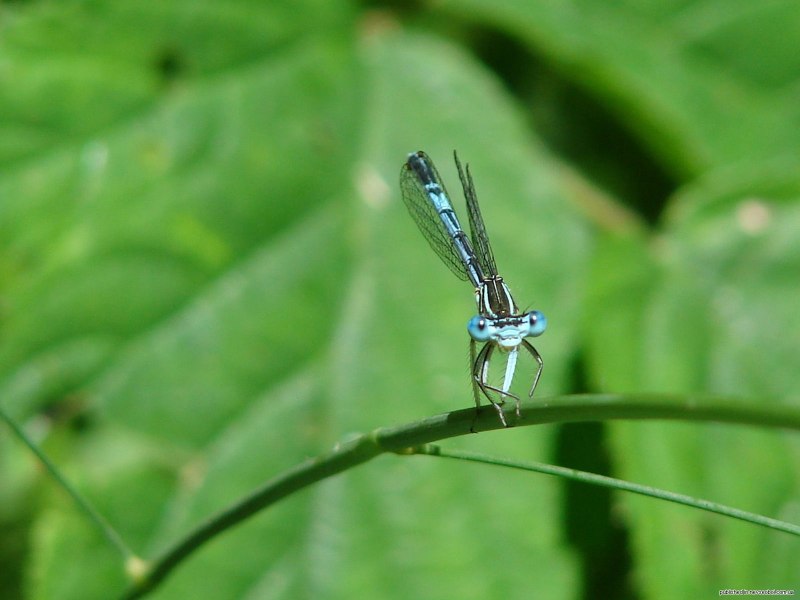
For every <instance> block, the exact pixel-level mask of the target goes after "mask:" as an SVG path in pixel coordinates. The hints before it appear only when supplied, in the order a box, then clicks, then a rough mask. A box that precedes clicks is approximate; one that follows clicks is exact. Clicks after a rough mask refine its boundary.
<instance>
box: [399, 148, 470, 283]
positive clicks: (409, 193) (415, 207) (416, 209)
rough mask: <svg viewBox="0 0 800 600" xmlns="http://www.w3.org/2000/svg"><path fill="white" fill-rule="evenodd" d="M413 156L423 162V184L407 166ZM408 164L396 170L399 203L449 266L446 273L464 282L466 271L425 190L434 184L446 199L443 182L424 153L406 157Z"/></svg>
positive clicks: (466, 275) (467, 277)
mask: <svg viewBox="0 0 800 600" xmlns="http://www.w3.org/2000/svg"><path fill="white" fill-rule="evenodd" d="M414 157H416V159H418V160H421V161H422V162H423V163H424V165H423V166H424V167H425V171H424V173H422V176H423V177H424V178H425V179H427V181H423V179H421V178H420V174H419V173H418V172H417V171H415V170H414V169H412V168H411V166H410V165H409V161H411V160H412V159H414ZM409 161H407V162H406V163H405V164H404V165H403V168H402V170H401V171H400V191H401V193H402V196H403V202H405V205H406V208H408V212H409V213H410V214H411V217H412V218H413V219H414V221H415V222H416V224H417V226H418V227H419V230H420V231H421V232H422V235H423V236H424V237H425V239H426V240H428V243H429V244H430V245H431V248H433V250H434V252H436V254H438V255H439V258H441V259H442V261H443V262H444V264H446V265H447V266H448V267H450V270H451V271H452V272H453V273H455V274H456V276H457V277H458V278H460V279H464V280H467V279H469V275H468V274H467V268H466V266H465V265H464V263H463V262H462V260H461V258H460V256H459V254H458V250H457V248H456V245H455V242H454V240H453V238H452V237H451V236H450V234H449V233H448V231H447V229H446V228H445V226H444V223H443V222H442V220H441V218H440V217H439V214H438V213H437V211H436V207H435V205H434V204H433V202H432V200H431V199H430V196H429V194H428V191H427V190H426V189H425V185H426V184H428V183H436V184H438V185H439V187H440V188H441V190H442V192H443V193H444V195H445V196H447V197H448V198H449V196H448V195H447V190H446V189H445V187H444V183H442V180H441V178H440V177H439V173H438V171H437V170H436V167H434V166H433V162H431V160H430V158H428V155H427V154H425V153H424V152H417V153H415V154H412V155H411V157H409Z"/></svg>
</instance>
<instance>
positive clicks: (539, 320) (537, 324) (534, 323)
mask: <svg viewBox="0 0 800 600" xmlns="http://www.w3.org/2000/svg"><path fill="white" fill-rule="evenodd" d="M528 327H529V331H528V336H527V337H536V336H539V335H542V334H543V333H544V330H545V329H546V328H547V319H546V318H545V316H544V315H543V314H542V313H540V312H539V311H538V310H532V311H531V312H529V313H528Z"/></svg>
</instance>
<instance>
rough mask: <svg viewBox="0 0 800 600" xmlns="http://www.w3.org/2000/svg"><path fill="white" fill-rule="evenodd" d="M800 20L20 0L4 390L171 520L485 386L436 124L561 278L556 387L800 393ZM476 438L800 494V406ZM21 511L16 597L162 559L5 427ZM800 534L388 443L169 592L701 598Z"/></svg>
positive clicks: (186, 574) (633, 472)
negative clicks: (401, 186) (730, 416)
mask: <svg viewBox="0 0 800 600" xmlns="http://www.w3.org/2000/svg"><path fill="white" fill-rule="evenodd" d="M798 31H800V6H798V5H797V3H796V2H793V1H792V0H772V1H769V2H759V3H754V2H751V1H749V0H704V1H701V0H672V1H666V2H648V1H647V0H626V1H625V2H617V3H608V2H601V1H599V0H576V1H572V2H567V1H561V0H559V1H534V2H530V1H520V0H516V1H515V0H500V1H497V0H495V1H491V2H490V1H488V0H467V1H462V2H455V1H449V0H443V1H441V2H436V3H430V4H427V3H419V4H415V5H404V4H398V5H396V6H388V5H371V6H369V7H365V6H360V5H356V4H350V3H345V2H326V1H324V0H318V1H315V0H301V1H299V2H278V1H272V2H256V1H250V0H233V1H230V2H225V3H219V2H204V1H200V2H197V1H186V0H166V1H163V2H141V1H138V0H137V1H132V0H114V1H110V0H92V1H88V0H87V1H78V0H72V1H67V2H49V1H44V0H41V1H37V0H32V1H29V2H13V3H7V4H4V5H2V6H0V402H2V403H3V406H4V407H5V408H6V409H7V410H8V411H10V412H11V413H12V414H13V415H14V416H15V417H16V418H17V419H19V420H20V421H21V422H23V423H25V424H26V426H27V427H28V429H29V430H30V431H31V432H32V435H34V436H35V438H36V439H37V440H38V441H39V442H40V443H42V444H43V446H44V448H45V450H46V451H47V452H48V453H50V454H51V455H52V456H53V458H54V460H55V461H56V462H57V463H59V464H60V465H62V466H63V468H64V469H65V470H66V471H67V473H68V474H69V475H70V476H71V477H72V478H73V479H74V480H75V481H76V483H77V485H78V487H80V488H81V489H82V490H83V491H84V493H85V494H86V495H87V496H88V497H89V498H90V499H92V500H93V501H94V502H96V503H97V505H98V507H99V508H100V509H101V511H102V512H103V513H104V514H105V515H107V517H108V519H109V520H110V521H111V522H112V523H113V524H115V526H117V527H118V528H119V530H120V531H121V533H122V534H123V536H124V537H125V538H126V540H128V541H129V543H130V544H131V545H132V546H133V548H134V549H135V550H136V551H137V552H139V553H141V554H142V555H143V556H146V557H149V556H153V555H154V554H155V553H157V552H158V551H159V550H160V549H162V548H164V547H165V546H166V545H167V544H169V542H171V541H172V540H174V539H176V537H177V536H179V535H181V534H182V533H184V532H185V531H187V530H188V529H190V528H191V527H192V526H193V525H194V524H196V523H198V522H199V521H200V520H202V519H203V518H204V517H207V516H208V515H209V514H211V513H212V512H214V511H216V510H217V509H219V508H221V507H222V506H224V505H226V504H227V503H229V502H231V501H232V500H234V499H235V498H237V497H239V496H240V495H241V494H243V493H245V492H246V491H248V490H250V489H252V488H253V487H254V486H255V485H257V484H258V483H259V482H261V481H262V480H264V479H266V478H267V477H269V476H271V475H273V474H275V473H277V472H279V471H281V470H282V469H285V468H287V467H289V466H291V465H293V464H295V463H296V462H298V461H299V460H301V459H302V458H305V457H307V456H310V455H314V454H316V453H318V452H320V451H321V450H323V449H326V448H328V447H329V446H330V445H331V444H332V443H333V442H334V441H335V440H337V439H341V438H342V437H344V436H345V435H346V434H347V433H348V432H352V431H359V430H367V429H370V428H372V427H376V426H379V425H386V424H392V423H399V422H403V421H409V420H412V419H414V418H417V417H420V416H423V415H427V414H431V413H434V412H442V411H446V410H451V409H454V408H460V407H464V406H468V405H469V404H470V403H471V402H472V400H471V396H470V390H469V383H468V377H467V354H466V344H467V335H466V331H465V324H466V321H467V320H468V319H469V317H470V316H471V315H472V313H473V311H474V306H473V304H472V299H471V297H470V296H471V293H470V290H468V289H466V286H465V285H464V284H462V283H461V282H459V281H457V280H456V279H455V278H453V277H452V276H451V275H449V274H448V273H447V270H446V269H445V268H444V267H443V266H442V265H441V264H438V260H437V259H436V257H435V256H434V255H433V254H432V253H431V252H430V250H429V248H428V247H427V244H425V242H424V241H423V240H422V238H421V237H420V236H419V233H418V232H417V231H416V228H415V226H414V224H413V222H412V221H411V219H410V218H409V217H408V215H407V214H405V209H404V207H403V206H402V203H401V202H400V198H399V195H398V191H399V190H398V185H397V174H398V172H399V169H400V166H401V164H402V162H403V160H404V158H405V155H406V153H408V152H410V151H413V150H418V149H424V150H425V151H426V152H428V153H429V154H430V155H431V156H432V157H433V158H434V159H435V160H436V161H437V164H438V165H439V169H440V171H441V172H442V174H443V176H444V177H445V180H446V181H449V182H450V190H451V192H455V191H456V182H457V180H456V179H455V175H454V170H453V169H452V168H451V167H450V165H449V164H448V163H449V161H450V158H449V157H450V154H451V152H452V150H453V149H454V148H457V149H458V150H459V153H460V155H461V157H462V159H463V160H468V161H469V162H470V164H471V168H472V173H473V176H474V178H475V182H476V186H477V190H478V194H479V196H480V197H481V199H482V205H483V210H484V217H485V218H486V221H487V226H488V229H489V232H490V234H491V236H492V239H493V243H494V246H495V247H494V250H495V254H496V257H497V260H498V264H499V267H500V270H501V273H502V274H503V275H504V276H505V278H506V279H507V280H508V281H509V282H510V284H511V286H512V289H513V291H514V292H515V295H516V298H517V300H518V302H520V304H521V305H523V306H528V303H530V304H529V305H530V306H531V307H536V308H539V309H540V310H542V311H543V312H545V314H547V316H548V319H549V323H550V329H549V331H548V332H547V333H546V335H545V336H543V337H542V338H541V342H540V343H537V347H538V348H539V350H540V352H541V354H542V355H543V357H544V360H545V371H544V376H543V379H542V383H541V385H540V388H539V391H538V392H537V394H538V395H540V397H544V396H547V395H548V394H554V393H560V392H566V391H574V390H578V391H634V392H635V391H644V390H647V391H673V392H688V391H692V392H701V391H713V392H720V393H727V394H732V395H736V396H741V397H743V398H748V399H749V400H748V401H755V402H797V401H798V395H797V392H796V389H797V388H798V383H800V368H798V366H799V365H798V351H800V311H798V291H800V236H798V235H797V232H798V231H800V202H799V200H800V174H799V171H798V165H800V160H798V156H799V155H800V135H798V132H799V131H800V54H799V53H798V52H797V49H796V45H797V44H796V39H797V32H798ZM526 368H529V369H532V366H531V365H525V364H523V365H522V368H521V370H522V371H523V372H524V371H525V369H526ZM519 379H520V380H524V379H525V377H524V376H521V377H519ZM522 385H525V382H523V383H522ZM453 443H454V444H460V445H466V446H469V447H470V448H475V447H476V446H477V447H478V448H477V449H481V450H484V451H490V452H492V453H495V454H497V453H502V454H507V455H510V456H516V457H519V458H530V459H533V460H554V459H558V458H561V459H564V460H566V461H567V462H569V463H570V464H571V465H574V466H580V465H581V464H591V465H592V466H593V467H594V468H597V469H604V470H607V471H608V472H611V473H613V474H615V475H617V476H621V477H624V478H628V479H631V480H635V481H638V482H642V483H647V484H651V485H656V486H659V487H662V488H668V489H671V490H674V491H676V492H682V493H688V494H695V495H698V496H702V497H706V498H709V499H712V500H716V501H719V502H723V503H726V504H730V505H734V506H737V507H740V508H743V509H746V510H751V511H757V512H762V513H764V514H767V515H770V516H775V517H779V518H783V519H786V520H790V521H793V522H798V521H800V475H798V474H799V473H800V469H798V465H800V445H799V444H798V440H797V439H796V438H795V439H792V438H790V437H788V436H785V435H783V434H778V433H774V432H759V431H752V430H745V429H744V428H739V427H728V426H725V427H724V426H707V427H698V426H696V425H691V426H689V425H678V424H660V423H646V424H645V423H614V424H610V425H607V426H605V427H600V426H597V427H594V426H589V427H588V428H586V427H582V426H569V427H564V428H563V429H559V428H553V427H542V428H528V427H524V428H518V429H515V430H508V431H503V432H499V433H494V434H483V435H480V436H472V437H470V439H467V440H458V441H456V442H453ZM379 465H380V466H379ZM584 494H585V495H584ZM576 523H579V524H580V526H576ZM0 525H1V526H2V529H0V531H1V533H0V564H2V568H1V569H0V588H2V590H1V591H0V597H2V598H4V599H5V598H9V599H17V598H30V599H42V600H44V599H54V598H58V599H59V600H63V599H67V600H68V599H71V598H80V599H82V600H86V599H93V598H98V599H101V598H109V597H114V596H115V595H116V594H118V593H119V591H120V590H121V589H122V588H123V586H124V575H123V573H122V569H121V566H120V564H119V561H118V557H117V556H116V555H114V554H113V552H112V551H111V549H109V548H108V547H107V546H106V545H105V544H104V542H103V541H102V540H101V539H99V538H98V536H97V535H96V533H95V532H94V530H92V528H91V527H90V526H89V524H87V523H86V522H85V520H84V519H83V518H82V517H81V516H79V515H78V514H77V513H76V511H75V509H74V507H73V506H72V504H71V503H70V502H69V500H68V499H67V498H66V497H65V496H64V495H63V493H62V492H61V491H60V490H58V489H56V488H55V486H54V485H53V483H52V481H50V480H49V479H48V478H47V477H45V476H44V475H43V474H42V472H41V471H39V470H38V467H37V465H36V464H35V462H34V460H33V458H32V457H31V456H29V454H28V453H27V452H26V451H25V450H24V449H23V448H22V447H21V446H20V445H19V444H18V442H17V441H16V440H14V439H12V438H11V437H10V435H9V434H8V432H7V431H5V430H1V431H0ZM605 565H607V568H605V567H604V566H605ZM598 566H601V567H603V568H598ZM799 573H800V546H798V542H797V541H796V540H792V539H787V538H786V536H784V535H782V534H778V533H774V532H769V531H762V530H761V529H759V528H757V527H753V526H750V525H746V524H742V523H739V522H729V521H727V520H724V519H721V518H719V517H714V516H710V515H707V514H697V513H695V512H692V511H689V510H687V509H685V508H681V507H674V506H664V505H663V503H659V502H654V501H652V500H647V499H641V498H629V497H627V496H619V497H616V496H614V497H608V496H607V495H604V494H601V495H600V496H597V495H596V494H594V492H592V494H589V492H586V490H584V489H572V488H569V489H566V490H565V489H563V488H562V486H561V485H559V483H558V482H553V481H547V480H545V479H542V478H534V477H530V476H524V475H520V474H513V473H507V472H495V471H494V470H490V469H486V468H483V469H481V468H476V467H470V466H467V465H454V464H449V463H448V464H439V462H438V461H430V460H425V459H390V458H385V459H383V460H382V462H379V463H376V464H371V465H369V466H366V467H364V468H362V469H360V470H357V471H355V472H352V473H348V474H347V475H345V476H342V477H339V478H336V479H334V480H331V481H328V482H326V483H325V484H324V485H321V486H319V487H318V488H317V489H314V490H311V491H310V492H305V493H303V494H300V495H298V497H295V498H291V499H289V500H288V501H285V502H283V503H282V504H281V505H279V506H277V507H276V508H275V509H274V510H271V511H269V512H268V513H266V514H264V515H261V516H259V517H258V518H256V519H254V520H252V521H251V522H248V523H246V524H245V525H243V526H241V527H239V528H238V529H236V530H235V531H233V532H231V533H229V534H226V535H225V536H223V537H221V538H220V539H218V540H216V541H215V542H213V543H212V544H210V545H209V546H208V547H206V548H204V549H203V550H202V551H201V552H200V553H198V554H197V555H196V556H194V557H193V558H192V559H191V560H190V561H189V562H188V563H187V564H186V565H184V566H183V567H182V568H181V569H179V570H178V571H177V572H176V574H175V575H174V577H172V578H171V579H170V580H169V581H168V582H167V583H166V584H165V585H164V587H163V588H162V589H160V590H159V591H158V592H157V593H155V594H154V595H153V597H154V598H160V599H183V598H201V597H213V598H217V599H224V598H231V599H233V598H251V599H261V598H352V597H369V598H374V599H383V598H385V599H392V598H404V599H405V598H415V599H424V598H459V599H469V598H481V599H486V598H503V599H504V600H510V599H514V598H520V599H522V598H525V599H529V598H531V597H542V598H575V597H581V596H582V597H585V598H601V597H602V598H606V597H636V598H643V599H644V598H646V599H661V598H676V597H683V598H691V597H704V596H708V595H709V594H716V593H717V591H718V590H719V589H723V588H797V587H798V586H800V575H798V574H799Z"/></svg>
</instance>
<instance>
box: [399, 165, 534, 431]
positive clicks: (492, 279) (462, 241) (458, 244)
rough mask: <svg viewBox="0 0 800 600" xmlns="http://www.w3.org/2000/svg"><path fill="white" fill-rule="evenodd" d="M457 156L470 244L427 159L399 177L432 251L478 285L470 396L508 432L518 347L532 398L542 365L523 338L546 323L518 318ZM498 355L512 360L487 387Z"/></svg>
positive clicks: (470, 326)
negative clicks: (525, 356)
mask: <svg viewBox="0 0 800 600" xmlns="http://www.w3.org/2000/svg"><path fill="white" fill-rule="evenodd" d="M453 156H454V158H455V161H456V168H457V169H458V177H459V179H461V187H462V188H464V197H465V198H466V201H467V216H468V218H469V228H470V234H471V238H472V243H470V240H469V238H468V237H467V235H466V233H464V231H463V230H462V229H461V225H460V224H459V222H458V218H457V217H456V213H455V211H454V210H453V205H452V204H451V202H450V197H449V196H448V195H447V190H446V189H445V187H444V183H443V182H442V180H441V178H440V177H439V173H438V171H437V170H436V167H434V166H433V162H432V161H431V159H430V158H428V155H427V154H425V153H424V152H414V153H412V154H409V155H408V160H407V161H406V163H405V165H403V169H402V171H401V172H400V189H401V190H402V194H403V202H405V204H406V207H407V208H408V212H410V213H411V216H412V217H413V218H414V221H416V223H417V225H418V226H419V229H420V231H421V232H422V235H423V236H425V239H426V240H428V243H429V244H430V245H431V248H433V250H434V251H435V252H436V254H438V255H439V258H441V259H442V260H443V261H444V263H445V264H446V265H447V266H448V267H450V270H451V271H453V273H455V274H456V276H458V277H459V278H461V279H464V280H469V281H470V282H471V283H472V285H473V286H475V301H476V302H477V304H478V314H477V315H476V316H474V317H472V319H470V321H469V323H467V331H468V332H469V335H470V344H469V351H470V362H471V370H472V393H473V396H474V398H475V405H476V406H477V407H478V408H480V406H481V399H480V395H481V394H483V395H484V396H485V397H486V399H487V400H488V401H489V402H490V403H491V404H492V406H494V408H495V410H497V414H498V415H499V416H500V421H501V422H502V423H503V426H504V427H508V423H507V422H506V417H505V414H504V413H503V409H502V407H501V404H503V403H504V401H505V399H506V398H513V399H514V402H515V405H516V406H515V408H516V415H517V418H519V417H520V412H519V396H517V395H516V394H513V393H511V392H510V391H509V389H510V388H511V381H512V380H513V378H514V371H515V369H516V366H517V357H518V355H519V348H520V346H521V347H523V348H525V350H527V351H528V352H529V353H530V354H531V356H533V358H534V360H535V361H536V364H537V367H536V375H534V377H533V384H532V385H531V391H530V392H529V393H528V395H529V396H533V392H534V390H535V389H536V384H537V383H539V377H540V376H541V374H542V367H543V363H542V357H541V356H539V353H538V352H537V351H536V348H534V347H533V345H532V344H531V343H530V342H529V341H528V340H526V339H525V338H528V337H536V336H539V335H542V334H543V333H544V330H545V327H546V325H547V320H546V319H545V317H544V315H543V314H542V313H540V312H539V311H538V310H532V311H530V312H526V313H523V314H520V313H519V309H518V308H517V305H516V304H515V303H514V299H513V298H512V297H511V292H510V291H509V289H508V286H507V285H506V284H505V282H504V281H503V278H502V277H500V276H499V275H498V274H497V266H496V264H495V262H494V255H493V254H492V248H491V246H490V245H489V238H488V237H487V235H486V227H485V226H484V224H483V217H481V210H480V208H479V207H478V198H477V197H476V195H475V186H474V185H473V183H472V175H471V174H470V172H469V165H467V166H466V172H465V170H464V169H462V168H461V163H460V162H459V160H458V155H457V154H456V153H455V152H454V153H453ZM481 343H482V344H483V346H482V347H481V349H480V350H477V347H478V344H481ZM495 350H500V351H501V352H503V353H507V355H508V358H507V361H506V370H505V375H504V377H503V383H502V386H501V387H496V386H492V385H490V384H489V383H488V378H489V361H490V360H491V358H492V355H493V354H494V352H495ZM492 393H494V394H497V396H498V400H499V401H495V399H494V398H493V397H492Z"/></svg>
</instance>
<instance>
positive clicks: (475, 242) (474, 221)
mask: <svg viewBox="0 0 800 600" xmlns="http://www.w3.org/2000/svg"><path fill="white" fill-rule="evenodd" d="M453 157H454V158H455V159H456V168H457V169H458V177H459V179H461V187H462V188H464V198H466V200H467V215H468V217H469V231H470V235H471V237H472V246H473V248H474V249H475V254H476V255H477V257H478V264H479V265H480V266H481V269H482V270H483V274H484V275H485V276H487V277H491V276H493V275H497V265H496V264H495V262H494V254H493V253H492V247H491V246H490V245H489V236H488V235H486V225H484V224H483V217H482V216H481V209H480V207H479V206H478V196H477V195H476V194H475V185H474V184H473V183H472V175H471V174H470V172H469V165H467V167H466V174H465V172H464V170H463V169H462V168H461V162H460V161H459V160H458V154H456V153H455V152H453Z"/></svg>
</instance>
